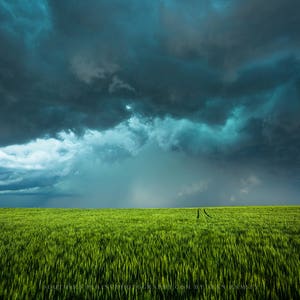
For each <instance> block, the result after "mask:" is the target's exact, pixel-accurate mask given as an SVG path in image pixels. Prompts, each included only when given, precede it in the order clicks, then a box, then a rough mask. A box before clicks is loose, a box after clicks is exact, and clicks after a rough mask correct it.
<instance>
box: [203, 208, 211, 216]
mask: <svg viewBox="0 0 300 300" xmlns="http://www.w3.org/2000/svg"><path fill="white" fill-rule="evenodd" d="M203 211H204V213H205V214H206V215H207V216H208V217H209V218H211V216H210V215H209V214H208V213H207V212H206V211H205V209H203Z"/></svg>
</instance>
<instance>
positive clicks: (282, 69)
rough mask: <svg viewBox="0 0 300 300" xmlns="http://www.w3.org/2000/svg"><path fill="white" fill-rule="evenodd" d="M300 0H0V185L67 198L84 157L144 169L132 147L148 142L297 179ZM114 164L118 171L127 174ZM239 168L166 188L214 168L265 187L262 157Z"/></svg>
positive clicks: (190, 187)
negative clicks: (138, 163) (136, 161)
mask: <svg viewBox="0 0 300 300" xmlns="http://www.w3.org/2000/svg"><path fill="white" fill-rule="evenodd" d="M299 12H300V3H299V1H297V0H289V1H286V0H274V1H272V3H268V2H264V3H263V2H262V1H258V0H251V1H237V0H203V1H198V0H187V1H179V0H160V1H150V0H145V1H138V0H129V1H126V3H125V2H124V1H123V0H113V1H106V0H101V1H96V0H87V1H85V2H84V3H81V2H79V1H75V0H65V1H58V0H48V1H47V0H41V1H22V0H18V1H8V0H0V98H1V108H0V147H1V148H0V191H1V193H2V194H6V195H8V193H22V194H24V193H30V194H32V193H33V192H35V193H42V194H47V195H48V196H49V197H50V196H51V197H52V196H53V195H54V194H55V193H56V195H60V196H59V199H61V197H63V195H66V194H70V193H72V192H70V190H71V188H70V189H69V191H66V188H65V187H64V188H61V187H62V186H66V182H67V181H68V182H69V183H68V184H69V186H73V185H72V184H71V181H72V180H73V181H74V182H76V180H77V179H76V178H77V177H76V176H75V175H74V174H75V173H76V171H74V170H75V169H76V168H77V169H78V170H79V169H81V168H85V166H87V165H88V163H84V162H85V161H86V158H87V157H89V159H93V160H95V161H101V162H105V163H106V164H111V165H114V164H116V163H117V164H119V165H122V164H123V163H125V162H126V163H128V161H130V163H129V164H132V167H129V166H128V168H129V169H130V170H132V172H133V170H135V172H138V168H137V167H136V168H135V167H134V166H135V163H134V161H135V159H134V158H137V159H139V158H140V157H141V159H142V157H145V159H147V155H150V154H149V151H150V150H149V151H148V150H147V151H148V152H147V151H146V149H148V147H150V146H149V145H155V146H153V147H154V148H151V147H150V148H151V149H152V150H151V151H153V153H155V155H154V154H153V155H154V156H155V157H165V153H168V155H170V157H173V156H174V157H175V156H176V157H177V155H178V159H180V160H182V161H186V160H187V159H190V160H195V163H196V162H199V163H200V162H205V163H206V164H207V165H209V167H208V166H207V172H208V173H209V170H212V173H214V172H216V174H217V173H218V172H217V171H216V170H217V169H218V167H216V168H215V167H214V166H215V164H219V166H221V165H222V164H224V163H226V164H228V168H231V167H230V166H232V168H233V169H236V170H239V169H240V170H243V169H244V168H246V167H245V166H246V165H248V164H250V165H251V164H257V165H259V166H260V170H259V171H257V172H258V173H259V174H262V173H263V174H264V175H263V176H262V177H264V178H267V179H266V180H265V181H266V182H271V179H270V178H273V177H272V176H273V175H272V174H280V175H278V176H279V177H280V178H282V182H283V183H282V184H283V185H282V190H288V188H287V187H290V185H292V186H293V188H291V190H292V191H294V185H295V184H296V182H298V181H299V177H300V175H299V174H300V171H299V170H300V154H299V148H300V54H299V53H300V39H299V36H300V13H299ZM135 126H136V127H135ZM155 147H156V148H155ZM153 149H156V150H153ZM151 151H150V152H151ZM151 153H152V152H151ZM168 155H167V156H166V157H165V159H166V160H167V157H168ZM150 156H151V155H150ZM130 157H131V158H130ZM158 161H159V159H158ZM101 164H102V163H101ZM156 165H157V168H158V169H159V165H158V164H156ZM175 165H176V163H175ZM75 166H77V167H75ZM148 167H149V168H150V166H147V167H145V169H144V170H140V172H147V168H148ZM86 168H87V169H89V170H90V171H88V172H87V173H88V174H94V173H93V172H94V171H91V170H92V166H90V167H86ZM124 168H125V166H124ZM178 168H179V167H178ZM181 168H182V170H185V171H184V172H188V170H187V169H186V168H185V167H184V164H181ZM78 170H77V171H78ZM115 170H117V169H115ZM118 170H119V171H118V172H119V173H118V172H117V171H116V172H117V173H115V174H114V176H113V175H112V178H111V180H113V178H116V179H117V178H119V179H118V180H119V182H121V181H122V180H123V182H127V181H126V178H123V177H122V176H121V175H120V174H121V173H122V172H123V171H122V168H120V169H118ZM213 170H215V171H213ZM74 172H75V173H74ZM176 172H179V169H178V170H176ZM228 172H229V171H228ZM241 172H242V171H241ZM100 173H101V172H100ZM129 173H130V172H129ZM229 173H230V172H229ZM229 173H228V174H227V173H226V174H224V176H225V177H226V176H228V178H231V177H232V176H231V175H229ZM72 174H73V175H72ZM86 176H87V177H89V175H86ZM94 176H95V177H97V176H96V174H94ZM120 176H121V177H120ZM132 176H133V175H132ZM195 176H196V175H195ZM241 176H244V177H243V178H244V179H243V180H244V181H243V183H240V182H238V181H237V179H234V180H233V182H235V184H234V185H233V184H231V183H230V182H228V181H227V180H225V179H224V181H222V180H221V178H219V177H218V176H217V177H216V176H212V178H213V179H211V181H210V180H208V179H205V178H202V177H201V178H200V177H199V181H197V180H196V181H195V182H194V181H193V180H192V179H191V178H189V180H187V181H186V183H185V184H184V186H183V187H182V191H176V192H175V191H174V193H173V192H172V193H171V194H172V196H170V195H171V194H170V195H169V194H168V195H169V196H167V195H165V196H164V197H162V198H164V199H167V198H170V199H171V198H173V199H178V198H176V197H177V196H178V195H182V196H180V197H183V195H186V197H190V196H188V195H190V194H191V193H192V191H198V192H195V194H197V193H198V194H199V193H202V195H203V193H205V191H206V190H209V186H210V183H209V182H213V181H215V182H218V184H219V185H220V186H223V187H224V189H225V187H226V186H228V187H230V189H231V190H236V191H243V192H236V193H237V195H236V193H232V195H228V196H226V197H227V198H228V199H230V197H231V196H232V199H238V198H239V196H241V195H242V196H243V197H246V198H247V197H250V198H251V199H253V195H252V194H251V193H253V190H254V189H256V190H260V191H261V195H266V194H267V189H266V188H265V189H264V188H263V186H264V185H263V182H264V181H263V180H261V179H260V178H259V176H258V175H257V174H256V173H255V172H254V171H253V172H252V171H251V172H250V171H249V174H248V173H247V172H246V173H245V174H244V173H243V175H241ZM276 176H277V175H276ZM276 176H275V177H276ZM133 177H134V176H133ZM196 177H197V176H196ZM233 177H234V178H237V177H235V176H233ZM41 178H43V180H40V179H41ZM62 178H64V179H63V182H64V183H63V182H62ZM79 178H81V177H80V176H79ZM101 178H102V177H101ZM121 178H123V179H122V180H121ZM145 178H146V177H145ZM180 178H181V177H180ZM185 178H186V177H185ZM247 178H248V179H247ZM249 178H252V179H249ZM253 178H257V181H256V183H257V184H254V181H255V180H253ZM181 179H182V180H183V182H184V180H185V179H184V178H181ZM80 180H82V181H85V179H84V177H82V178H81V179H80ZM88 180H91V179H88ZM101 180H104V179H103V178H102V179H101ZM151 180H152V179H151V178H149V184H150V182H151ZM247 180H248V181H247ZM249 180H250V181H249ZM104 181H105V180H104ZM174 181H175V182H176V179H175V178H174ZM225 182H226V184H225ZM166 184H167V183H166ZM95 185H96V184H95ZM128 185H129V183H128ZM150 185H151V184H150ZM57 186H59V188H56V187H57ZM79 186H80V185H79ZM123 186H125V183H124V184H123ZM154 186H155V187H154ZM269 186H270V189H271V185H269ZM60 189H61V190H60ZM74 189H75V188H74ZM147 189H148V188H147V187H146V186H145V184H143V188H140V190H143V191H144V194H143V193H142V192H138V191H139V189H137V192H135V193H133V196H132V197H133V198H139V197H140V198H141V199H142V198H143V197H144V198H145V199H146V198H147V197H146V196H145V195H146V194H147V193H146V190H147ZM154 189H156V185H155V184H153V185H152V188H151V191H153V190H154ZM91 190H93V189H92V188H91ZM159 190H160V189H159ZM9 191H10V192H9ZM250 191H252V192H250ZM78 193H79V191H78ZM124 193H125V192H124ZM161 193H162V195H163V194H164V192H163V191H162V190H161ZM207 193H208V192H207ZM270 193H271V192H270ZM293 193H295V195H296V194H297V193H296V190H295V191H294V192H292V194H293ZM141 194H143V195H144V196H142V195H141ZM228 194H231V193H229V192H228ZM250 194H251V195H252V196H251V195H250ZM271 194H272V195H273V193H271ZM278 194H280V193H279V192H278ZM281 194H284V193H281ZM95 195H96V192H95ZM105 195H106V197H108V195H109V192H108V190H107V192H106V193H105ZM134 195H135V196H134ZM136 195H139V196H136ZM176 195H177V196H176ZM207 195H209V196H211V197H213V196H214V195H213V194H211V193H208V194H207ZM257 195H258V197H259V195H260V194H257ZM293 195H294V194H293ZM48 196H47V197H48ZM209 196H207V198H209ZM0 197H1V196H0ZM128 197H129V196H128ZM149 197H150V196H149ZM157 197H158V196H157ZM178 197H179V196H178ZM180 197H179V198H180ZM129 198H130V197H129ZM129 198H128V199H129ZM217 198H218V197H217ZM221 198H222V197H221ZM221 198H220V199H221ZM227 198H226V199H227ZM250 198H249V199H250ZM290 198H291V199H294V196H290ZM47 199H48V198H47ZM222 199H223V198H222ZM128 201H129V200H128ZM128 201H127V202H126V203H129V202H128ZM149 201H150V200H149ZM176 201H177V200H176ZM176 201H175V200H174V203H175V202H176ZM178 201H179V200H178ZM168 203H169V202H168ZM174 203H173V204H174ZM176 203H177V202H176ZM178 203H179V202H178ZM128 205H129V204H128ZM168 205H171V204H168Z"/></svg>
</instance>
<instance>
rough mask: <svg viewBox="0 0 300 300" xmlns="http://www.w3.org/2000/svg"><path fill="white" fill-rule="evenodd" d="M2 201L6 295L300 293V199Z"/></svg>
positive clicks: (0, 277)
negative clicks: (126, 204) (169, 205)
mask: <svg viewBox="0 0 300 300" xmlns="http://www.w3.org/2000/svg"><path fill="white" fill-rule="evenodd" d="M206 211H207V212H208V214H210V215H211V216H212V218H208V217H206V216H205V215H204V214H203V212H202V210H201V213H200V218H199V219H197V209H119V210H117V209H99V210H98V209H95V210H93V209H86V210H82V209H8V208H7V209H0V230H1V231H0V298H4V299H176V298H179V299H185V298H195V299H199V296H201V297H203V298H207V299H213V298H216V299H218V298H220V299H235V298H237V297H246V298H247V299H300V290H299V278H300V264H299V253H300V238H299V233H300V207H299V206H294V207H226V208H207V209H206Z"/></svg>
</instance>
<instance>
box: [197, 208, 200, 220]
mask: <svg viewBox="0 0 300 300" xmlns="http://www.w3.org/2000/svg"><path fill="white" fill-rule="evenodd" d="M199 217H200V211H199V208H198V211H197V219H199Z"/></svg>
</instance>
